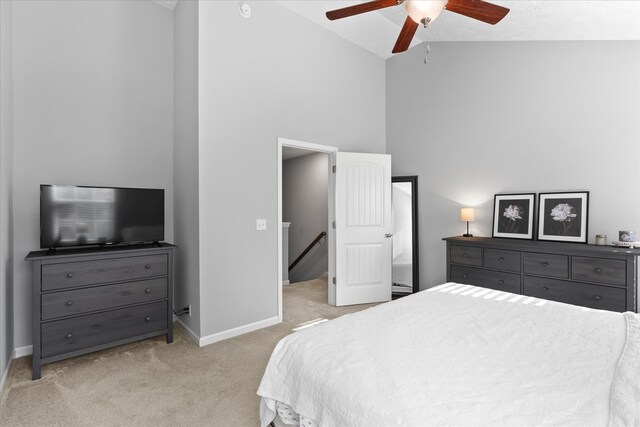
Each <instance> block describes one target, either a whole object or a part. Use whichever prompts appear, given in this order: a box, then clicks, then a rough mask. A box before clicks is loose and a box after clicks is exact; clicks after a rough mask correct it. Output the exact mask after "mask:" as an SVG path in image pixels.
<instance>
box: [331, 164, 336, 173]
mask: <svg viewBox="0 0 640 427" xmlns="http://www.w3.org/2000/svg"><path fill="white" fill-rule="evenodd" d="M331 170H332V171H333V173H336V165H333V166H332V167H331Z"/></svg>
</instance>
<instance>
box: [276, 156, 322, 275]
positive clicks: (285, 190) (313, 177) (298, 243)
mask: <svg viewBox="0 0 640 427" xmlns="http://www.w3.org/2000/svg"><path fill="white" fill-rule="evenodd" d="M328 185H329V155H328V154H324V153H317V154H309V155H306V156H302V157H296V158H294V159H291V160H285V161H284V162H282V220H283V221H285V222H287V221H288V222H291V227H290V228H289V264H291V263H292V262H293V261H294V260H295V259H296V258H297V257H298V256H300V254H302V251H304V250H305V249H306V248H307V246H308V245H309V244H310V243H311V242H312V241H313V239H315V238H316V237H317V236H318V234H320V233H321V232H323V231H325V232H326V231H327V222H328V210H329V206H328V204H329V203H328ZM321 242H322V244H317V245H315V246H314V247H313V249H312V250H311V252H309V253H308V254H307V255H306V256H305V257H304V258H303V259H302V261H300V263H299V264H298V265H296V267H295V268H294V269H293V270H291V273H290V275H289V281H290V282H291V283H295V282H303V281H305V280H311V279H316V278H318V277H320V276H321V275H322V273H325V272H326V271H327V268H328V264H327V239H326V237H325V238H324V239H323V240H322V241H321Z"/></svg>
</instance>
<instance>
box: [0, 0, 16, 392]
mask: <svg viewBox="0 0 640 427" xmlns="http://www.w3.org/2000/svg"><path fill="white" fill-rule="evenodd" d="M12 11H13V2H12V1H0V31H1V33H0V386H1V384H2V382H1V379H2V375H3V374H4V372H5V369H6V368H7V366H8V363H9V360H10V358H11V352H12V351H13V266H12V263H13V254H12V251H11V249H12V246H13V218H12V216H11V203H12V201H11V197H12V175H13V158H12V157H13V82H12V80H13V76H12V68H13V65H12V64H13V57H12V44H13V29H12V22H11V15H12V13H13V12H12ZM1 391H2V388H1V387H0V392H1Z"/></svg>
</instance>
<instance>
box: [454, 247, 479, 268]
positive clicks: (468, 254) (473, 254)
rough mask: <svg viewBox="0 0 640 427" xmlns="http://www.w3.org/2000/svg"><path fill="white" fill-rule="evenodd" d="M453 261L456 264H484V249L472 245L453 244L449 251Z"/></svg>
mask: <svg viewBox="0 0 640 427" xmlns="http://www.w3.org/2000/svg"><path fill="white" fill-rule="evenodd" d="M449 257H450V259H451V262H453V263H455V264H466V265H476V266H478V267H480V266H481V265H482V249H481V248H474V247H471V246H458V245H451V251H450V252H449Z"/></svg>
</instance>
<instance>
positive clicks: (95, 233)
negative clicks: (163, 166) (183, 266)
mask: <svg viewBox="0 0 640 427" xmlns="http://www.w3.org/2000/svg"><path fill="white" fill-rule="evenodd" d="M162 240H164V190H162V189H147V188H115V187H83V186H75V185H41V186H40V247H41V248H58V247H63V246H83V245H114V244H119V243H146V242H159V241H162Z"/></svg>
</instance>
